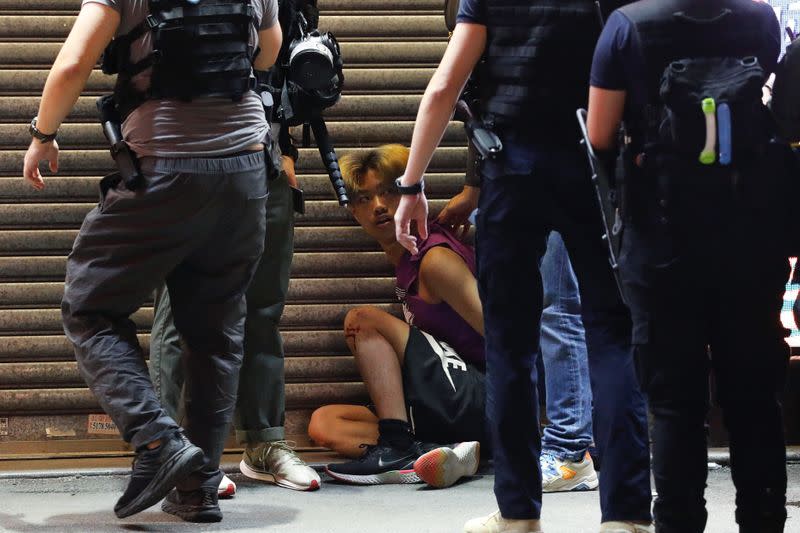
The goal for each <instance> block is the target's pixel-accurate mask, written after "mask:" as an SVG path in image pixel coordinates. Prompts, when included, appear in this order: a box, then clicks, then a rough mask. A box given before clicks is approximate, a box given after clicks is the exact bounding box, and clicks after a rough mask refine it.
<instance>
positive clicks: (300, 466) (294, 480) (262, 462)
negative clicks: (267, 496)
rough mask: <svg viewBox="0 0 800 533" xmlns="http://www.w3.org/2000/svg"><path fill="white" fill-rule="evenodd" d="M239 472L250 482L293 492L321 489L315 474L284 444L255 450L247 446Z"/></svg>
mask: <svg viewBox="0 0 800 533" xmlns="http://www.w3.org/2000/svg"><path fill="white" fill-rule="evenodd" d="M239 470H241V472H242V474H244V475H245V476H247V477H249V478H250V479H257V480H259V481H266V482H267V483H274V484H276V485H278V486H280V487H285V488H287V489H292V490H317V489H318V488H319V485H320V479H319V474H317V472H316V470H314V469H313V468H311V467H310V466H308V465H307V464H305V463H304V462H303V460H302V459H300V458H299V457H298V456H297V454H296V453H295V451H294V450H293V449H292V445H291V444H290V443H289V442H287V441H285V440H274V441H269V442H262V443H261V444H259V445H258V446H256V447H255V448H251V447H250V446H248V447H247V448H246V449H245V451H244V454H243V455H242V462H241V463H239Z"/></svg>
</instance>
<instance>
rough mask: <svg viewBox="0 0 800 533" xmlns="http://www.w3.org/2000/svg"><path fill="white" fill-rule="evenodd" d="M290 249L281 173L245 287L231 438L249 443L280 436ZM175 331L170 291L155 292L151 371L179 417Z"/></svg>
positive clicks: (290, 223) (289, 215) (287, 192)
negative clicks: (259, 249)
mask: <svg viewBox="0 0 800 533" xmlns="http://www.w3.org/2000/svg"><path fill="white" fill-rule="evenodd" d="M293 250H294V209H293V207H292V191H291V188H290V187H289V181H288V178H287V176H286V174H285V173H283V172H281V175H280V176H279V177H278V178H276V179H275V180H273V181H270V183H269V200H268V201H267V232H266V241H265V252H264V255H263V256H262V257H261V261H259V264H258V268H257V269H256V272H255V275H254V276H253V282H252V283H251V284H250V288H249V289H248V290H247V320H246V321H245V336H244V359H243V361H242V371H241V377H240V379H239V394H238V399H237V402H236V403H237V408H236V414H235V415H234V427H235V429H236V440H237V442H239V443H244V444H247V445H249V446H253V445H256V444H258V443H260V442H265V441H273V440H280V439H283V438H284V437H285V429H284V421H285V419H286V408H285V406H286V387H285V378H284V352H283V339H282V338H281V334H280V331H278V325H279V324H280V320H281V315H282V314H283V308H284V306H285V303H286V293H287V292H288V290H289V270H290V268H291V266H292V252H293ZM180 359H181V346H180V335H179V334H178V331H177V330H176V329H175V322H174V320H173V316H172V308H171V306H170V298H169V293H167V292H166V291H165V289H164V287H162V288H159V289H158V290H157V291H156V301H155V315H154V318H153V330H152V335H151V337H150V376H151V377H152V379H153V383H154V385H155V387H156V392H157V393H158V394H159V396H160V398H161V403H162V405H163V407H164V409H165V410H166V411H167V413H169V414H170V415H171V416H172V417H173V418H175V419H176V420H181V418H178V417H182V414H183V406H182V403H181V392H182V390H183V382H184V379H183V369H182V368H181V365H180Z"/></svg>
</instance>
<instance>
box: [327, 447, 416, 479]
mask: <svg viewBox="0 0 800 533" xmlns="http://www.w3.org/2000/svg"><path fill="white" fill-rule="evenodd" d="M365 447H366V448H367V451H366V453H365V454H364V455H363V456H362V457H361V458H360V459H356V460H355V461H349V462H347V463H334V464H329V465H328V466H326V467H325V472H327V474H328V475H329V476H331V477H332V478H334V479H338V480H339V481H346V482H348V483H356V484H358V485H381V484H384V483H421V481H420V479H419V476H417V474H416V472H414V461H416V460H417V459H418V458H419V456H420V455H422V454H423V453H424V452H423V449H422V448H423V445H422V444H420V443H419V442H412V443H411V445H410V446H409V447H408V448H405V449H401V448H396V447H394V446H392V445H390V444H389V443H387V442H385V441H383V440H381V439H379V440H378V444H377V445H375V446H365Z"/></svg>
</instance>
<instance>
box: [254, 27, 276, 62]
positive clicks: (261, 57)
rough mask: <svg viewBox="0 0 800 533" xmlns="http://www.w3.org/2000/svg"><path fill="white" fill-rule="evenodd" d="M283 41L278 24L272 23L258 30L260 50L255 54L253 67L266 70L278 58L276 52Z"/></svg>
mask: <svg viewBox="0 0 800 533" xmlns="http://www.w3.org/2000/svg"><path fill="white" fill-rule="evenodd" d="M282 42H283V34H282V33H281V26H280V24H277V23H276V24H273V25H272V26H271V27H269V28H267V29H264V30H261V31H260V32H258V44H259V46H260V47H261V52H259V54H258V55H257V56H256V59H255V61H254V64H253V68H255V69H256V70H268V69H269V68H270V67H271V66H272V65H274V64H275V60H276V59H278V52H280V49H281V43H282Z"/></svg>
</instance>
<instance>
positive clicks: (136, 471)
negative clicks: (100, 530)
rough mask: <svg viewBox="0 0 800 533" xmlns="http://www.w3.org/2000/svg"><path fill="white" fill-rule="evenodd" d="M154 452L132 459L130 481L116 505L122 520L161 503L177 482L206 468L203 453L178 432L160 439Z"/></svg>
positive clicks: (117, 512) (137, 454)
mask: <svg viewBox="0 0 800 533" xmlns="http://www.w3.org/2000/svg"><path fill="white" fill-rule="evenodd" d="M161 440H162V442H161V446H159V447H158V448H156V449H155V450H148V449H143V450H141V451H139V452H137V453H136V458H135V459H134V460H133V470H132V472H131V480H130V482H129V483H128V488H126V489H125V493H124V494H123V495H122V497H121V498H120V499H119V500H118V501H117V504H116V505H115V506H114V513H115V514H116V515H117V517H119V518H125V517H126V516H131V515H133V514H136V513H138V512H140V511H144V510H145V509H147V508H148V507H150V506H152V505H155V504H156V503H158V501H159V500H161V498H163V497H164V496H166V494H167V493H168V492H169V491H170V489H172V488H173V487H174V486H175V483H177V482H178V481H180V480H181V479H182V478H184V477H186V476H188V475H189V474H191V473H192V472H194V471H195V470H197V469H199V468H202V466H203V450H201V449H200V448H198V447H197V446H195V445H193V444H192V443H191V442H189V439H187V438H186V437H185V436H184V435H183V432H181V431H176V432H175V433H173V434H172V435H170V436H169V437H164V438H163V439H161Z"/></svg>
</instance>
